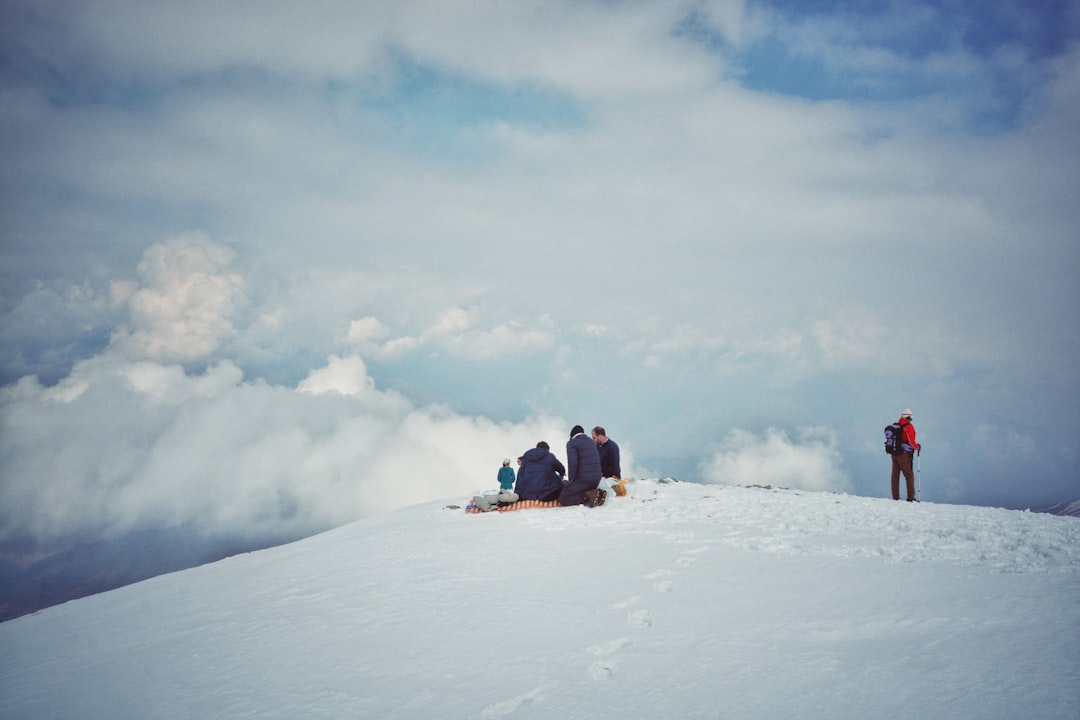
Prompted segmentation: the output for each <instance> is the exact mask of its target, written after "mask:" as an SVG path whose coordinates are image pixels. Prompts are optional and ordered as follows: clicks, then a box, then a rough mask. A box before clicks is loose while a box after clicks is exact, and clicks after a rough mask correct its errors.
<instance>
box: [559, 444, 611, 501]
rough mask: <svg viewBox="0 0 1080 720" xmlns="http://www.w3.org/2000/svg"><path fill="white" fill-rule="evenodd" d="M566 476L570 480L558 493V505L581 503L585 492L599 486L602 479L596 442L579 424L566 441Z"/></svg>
mask: <svg viewBox="0 0 1080 720" xmlns="http://www.w3.org/2000/svg"><path fill="white" fill-rule="evenodd" d="M566 477H567V479H568V480H569V481H570V482H569V483H568V484H567V486H566V487H565V488H563V491H562V494H560V495H559V504H560V505H581V504H582V503H584V502H585V495H586V493H587V492H588V491H590V490H595V489H596V488H597V487H599V485H600V480H601V479H602V473H601V472H600V453H599V451H598V450H597V449H596V442H594V441H593V439H592V438H591V437H589V436H588V435H586V434H585V431H584V430H583V429H582V427H581V426H580V425H575V426H574V429H573V430H572V431H571V436H570V441H569V442H567V443H566Z"/></svg>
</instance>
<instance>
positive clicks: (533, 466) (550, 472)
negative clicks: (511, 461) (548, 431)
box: [514, 440, 566, 500]
mask: <svg viewBox="0 0 1080 720" xmlns="http://www.w3.org/2000/svg"><path fill="white" fill-rule="evenodd" d="M518 460H520V462H521V467H519V468H518V474H517V485H516V486H515V487H514V492H515V493H517V496H518V498H519V499H521V500H554V499H555V498H557V497H559V493H560V492H562V489H563V480H562V479H563V476H564V475H566V468H565V467H563V464H562V463H561V462H559V458H557V457H555V455H554V454H553V453H552V452H551V446H550V445H548V444H547V443H546V442H544V441H543V440H541V441H540V442H538V443H536V447H534V448H532V449H531V450H526V451H525V454H524V455H522V456H521V457H520V458H518Z"/></svg>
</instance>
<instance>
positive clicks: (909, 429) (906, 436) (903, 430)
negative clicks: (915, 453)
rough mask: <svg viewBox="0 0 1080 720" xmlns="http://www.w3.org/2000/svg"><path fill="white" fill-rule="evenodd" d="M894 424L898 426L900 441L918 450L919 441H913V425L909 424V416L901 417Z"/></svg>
mask: <svg viewBox="0 0 1080 720" xmlns="http://www.w3.org/2000/svg"><path fill="white" fill-rule="evenodd" d="M896 424H897V425H899V426H900V442H902V443H904V445H906V446H907V447H909V448H911V449H912V450H918V449H919V443H917V442H915V426H914V425H912V424H911V418H906V417H902V418H900V419H899V420H897V421H896ZM905 449H906V448H905Z"/></svg>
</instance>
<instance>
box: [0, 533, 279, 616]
mask: <svg viewBox="0 0 1080 720" xmlns="http://www.w3.org/2000/svg"><path fill="white" fill-rule="evenodd" d="M299 539H300V537H281V538H274V539H266V538H261V539H252V538H245V537H239V536H221V535H216V536H209V537H208V536H206V535H204V534H203V533H201V532H197V531H195V530H194V529H192V528H187V527H180V528H165V529H153V530H139V531H135V532H130V533H126V534H124V535H120V536H117V537H114V538H110V539H108V540H102V541H100V542H95V543H87V544H83V545H77V546H75V547H73V548H71V549H70V550H65V551H63V552H60V553H57V554H55V555H50V556H49V557H47V558H44V559H42V560H40V561H38V562H36V563H34V564H33V565H31V566H29V567H26V568H20V567H16V566H13V565H11V564H5V565H4V566H3V567H0V621H4V620H11V619H12V618H16V617H19V616H21V615H26V614H29V613H32V612H36V611H38V610H41V609H42V608H47V607H51V606H53V605H59V604H61V603H64V602H67V601H69V600H75V599H77V598H81V597H87V596H88V595H95V594H97V593H102V592H106V591H108V590H114V589H116V588H118V587H123V586H124V585H130V584H132V583H136V582H139V581H141V580H147V579H149V578H152V577H155V576H157V575H163V574H165V573H171V572H176V571H178V570H186V569H188V568H192V567H196V566H198V565H205V564H206V563H211V562H216V561H218V560H221V559H223V558H226V557H230V556H232V555H239V554H241V553H245V552H253V551H255V550H262V549H265V548H268V547H274V546H277V545H283V544H285V543H288V542H292V541H294V540H299Z"/></svg>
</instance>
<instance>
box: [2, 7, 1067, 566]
mask: <svg viewBox="0 0 1080 720" xmlns="http://www.w3.org/2000/svg"><path fill="white" fill-rule="evenodd" d="M0 15H2V18H0V19H2V22H0V92H2V95H0V143H2V145H0V152H2V153H3V158H4V162H3V163H2V164H0V253H2V256H0V257H2V262H0V384H2V385H0V422H2V432H0V559H3V560H6V561H11V562H17V563H25V562H28V561H30V560H32V559H35V558H39V557H42V556H44V555H47V554H49V553H52V552H56V551H59V550H62V549H64V548H67V547H71V546H72V545H73V544H77V543H80V542H89V541H94V540H99V539H102V538H106V537H110V536H113V535H116V534H119V533H125V532H134V531H139V530H143V529H147V528H154V527H173V526H190V525H197V526H200V527H203V528H204V529H205V530H206V531H207V532H218V531H222V530H224V529H227V530H229V531H230V532H232V533H234V534H235V533H240V534H243V533H250V535H251V536H252V537H253V538H255V539H257V538H260V537H266V536H267V535H268V534H276V535H282V536H285V535H288V536H297V535H299V534H303V533H306V532H315V531H318V530H323V529H326V528H328V527H333V526H335V525H339V524H341V523H344V522H348V521H350V520H353V519H356V518H358V517H363V516H365V515H367V514H370V513H373V512H379V511H382V510H385V509H388V508H392V507H397V506H401V505H406V504H410V503H414V502H420V501H424V500H429V499H433V498H439V497H446V496H449V495H452V494H454V493H460V492H465V491H467V490H469V489H472V488H474V487H476V485H477V483H482V482H485V481H487V480H488V479H489V478H490V480H491V481H492V483H494V479H495V475H496V473H497V470H498V468H499V465H500V464H501V461H502V458H504V457H516V456H517V455H520V454H521V453H522V452H523V451H524V450H525V449H527V448H529V447H532V446H534V445H535V444H536V442H537V441H539V440H546V441H548V442H549V443H551V445H552V447H553V448H554V449H555V450H556V452H557V454H561V453H562V445H563V443H564V441H565V438H566V437H567V435H568V433H569V428H570V427H571V426H572V425H574V424H581V425H583V426H585V427H587V428H588V427H592V426H593V425H602V426H604V427H606V428H607V430H608V434H609V435H610V437H611V438H613V439H614V440H615V441H616V442H618V443H619V444H620V446H621V448H622V451H623V455H624V463H623V464H624V474H629V475H634V476H637V477H664V476H674V477H679V478H682V479H686V480H697V481H702V482H713V483H733V484H746V483H752V482H759V481H764V482H772V483H774V484H782V485H785V486H788V487H795V488H803V489H817V490H832V491H841V492H849V493H852V494H857V495H865V496H871V497H884V496H886V495H887V494H888V492H889V488H888V484H889V478H888V474H889V459H888V458H887V457H886V456H885V455H884V451H883V446H882V443H883V437H882V428H883V427H884V426H885V425H887V424H888V423H890V422H893V421H895V420H896V419H897V418H898V417H899V415H900V412H901V411H902V410H904V409H905V408H910V409H911V410H912V411H913V412H914V421H915V426H916V428H917V430H918V433H919V440H920V441H921V442H922V443H923V446H924V451H923V452H922V454H921V455H920V457H919V459H918V474H919V484H920V492H921V496H922V497H923V499H926V500H933V501H936V502H943V503H966V504H977V505H1000V506H1005V507H1013V508H1026V507H1036V508H1037V507H1040V506H1045V505H1050V504H1053V503H1057V502H1062V501H1069V500H1073V499H1076V498H1078V497H1080V477H1078V476H1077V473H1076V467H1077V462H1078V460H1080V457H1078V451H1077V447H1076V442H1075V432H1074V429H1073V420H1074V418H1073V411H1074V408H1075V407H1076V406H1077V404H1078V400H1080V387H1078V379H1077V371H1076V368H1077V367H1080V337H1078V331H1077V329H1076V322H1075V317H1076V314H1077V312H1076V311H1077V309H1078V307H1080V302H1078V300H1080V297H1078V290H1077V283H1076V280H1075V278H1076V271H1077V269H1078V267H1080V263H1078V248H1077V246H1078V243H1080V240H1078V238H1080V233H1078V230H1080V209H1078V206H1077V204H1076V202H1075V195H1076V190H1075V188H1076V187H1078V185H1080V183H1078V180H1080V142H1078V140H1080V120H1078V118H1080V45H1078V38H1080V9H1078V7H1077V5H1076V4H1075V3H1071V2H1053V1H1047V2H1038V3H1029V2H1019V1H1018V2H978V3H968V2H893V3H889V2H857V1H851V2H841V1H837V2H821V3H801V2H722V1H716V2H706V1H700V2H698V1H695V2H690V1H687V2H680V1H672V2H660V3H656V2H633V1H630V2H618V1H611V0H603V1H601V0H597V1H589V0H586V1H584V2H550V1H548V2H517V3H502V2H494V1H491V2H484V1H475V0H474V1H471V2H467V3H454V2H446V3H443V2H439V3H436V2H409V1H407V0H406V1H404V2H397V3H364V2H361V3H355V2H315V3H305V4H304V5H303V6H302V7H301V6H299V5H297V4H295V3H268V2H258V3H251V2H234V3H224V4H223V3H199V2H195V3H184V4H183V5H178V4H171V3H152V4H150V3H133V2H120V1H114V2H108V1H93V0H91V1H89V2H85V3H61V2H50V3H41V2H23V1H21V0H8V1H6V2H4V3H3V4H2V7H0Z"/></svg>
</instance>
